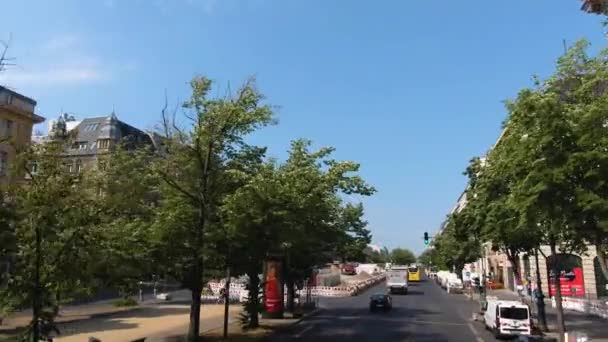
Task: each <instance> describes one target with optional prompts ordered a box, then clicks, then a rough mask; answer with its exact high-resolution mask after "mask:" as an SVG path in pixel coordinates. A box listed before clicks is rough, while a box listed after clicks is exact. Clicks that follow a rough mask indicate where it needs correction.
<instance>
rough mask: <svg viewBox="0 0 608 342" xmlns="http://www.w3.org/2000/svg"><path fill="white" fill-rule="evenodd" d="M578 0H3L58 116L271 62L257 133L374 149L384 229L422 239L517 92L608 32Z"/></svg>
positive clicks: (359, 150)
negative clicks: (265, 123)
mask: <svg viewBox="0 0 608 342" xmlns="http://www.w3.org/2000/svg"><path fill="white" fill-rule="evenodd" d="M579 7H580V2H579V1H578V0H534V1H531V0H509V1H487V0H468V1H467V0H463V1H454V0H443V1H411V0H407V1H403V0H393V1H369V0H357V1H355V0H348V1H347V0H306V1H295V0H189V1H188V0H139V1H138V0H99V1H92V0H91V1H80V0H72V1H68V0H65V1H62V0H56V1H47V0H40V1H29V0H21V1H2V4H1V6H0V37H2V38H4V39H6V38H8V36H9V34H11V33H12V46H11V55H12V56H14V57H16V58H17V62H18V67H17V68H14V69H12V70H11V71H10V72H9V73H6V74H5V75H4V76H2V77H0V83H3V84H5V85H8V86H10V87H13V88H14V89H16V90H18V91H20V92H22V93H23V94H25V95H28V96H31V97H33V98H35V99H36V100H38V104H39V105H38V109H39V112H40V113H41V114H43V115H44V116H46V117H47V118H53V117H56V116H57V115H58V114H59V113H60V112H61V111H67V112H72V113H75V114H76V115H77V116H78V117H86V116H97V115H105V114H108V113H109V112H111V111H112V108H113V107H114V108H115V109H116V112H117V114H118V116H119V117H120V118H121V119H122V120H125V121H127V122H129V123H131V124H133V125H135V126H138V127H141V128H151V127H152V126H154V124H156V123H157V122H158V119H159V112H160V109H161V107H162V104H163V93H164V91H165V89H166V90H167V92H168V94H169V99H170V101H172V102H173V103H175V102H176V101H179V100H183V99H185V98H186V97H187V96H188V88H187V84H186V83H187V81H188V80H189V79H190V78H191V77H192V76H193V75H195V74H205V75H208V76H209V77H211V78H212V79H214V80H217V81H218V82H219V83H220V84H222V85H226V83H227V82H228V81H230V82H231V84H232V85H235V84H237V83H239V82H240V81H242V80H243V79H245V78H246V77H247V76H248V75H252V74H255V75H256V76H257V78H258V81H259V86H260V88H261V90H262V91H263V92H264V93H265V94H266V95H267V97H268V100H269V102H271V103H272V104H275V105H278V106H280V110H279V112H278V117H279V120H280V124H279V125H278V126H276V127H271V128H268V129H265V130H264V131H262V132H260V133H259V134H257V135H256V136H255V137H254V139H253V140H254V141H255V142H256V143H260V144H266V145H268V146H269V147H270V151H271V154H272V155H273V156H277V157H279V158H282V157H284V156H285V151H286V150H287V149H288V146H289V141H290V140H292V139H294V138H299V137H305V138H309V139H312V140H313V141H314V142H315V144H317V146H320V145H331V146H335V147H336V148H337V153H336V157H338V158H341V159H352V160H356V161H358V162H360V163H362V170H361V173H362V174H363V176H364V177H365V178H366V179H367V180H368V181H369V182H370V183H372V184H373V185H375V186H376V187H377V188H378V193H377V195H375V196H374V197H373V198H370V199H366V200H365V201H364V202H365V205H366V209H367V219H368V221H369V224H370V227H371V229H372V231H373V234H374V242H375V243H378V244H381V245H387V246H388V247H390V248H392V247H396V246H404V247H408V248H411V249H413V250H414V251H415V252H420V251H421V250H422V249H423V248H424V246H423V243H422V234H423V232H424V231H425V230H426V231H429V232H433V231H435V230H436V229H437V228H438V226H439V224H440V223H441V221H442V220H443V219H444V218H445V215H446V214H447V212H448V211H449V209H450V208H451V206H452V205H453V204H454V201H455V200H456V198H457V197H458V195H459V193H460V192H461V191H462V190H463V188H464V186H465V181H466V180H465V178H464V176H462V174H461V172H462V170H463V169H464V168H465V167H466V165H467V161H468V160H469V159H470V158H471V157H473V156H475V155H480V154H482V153H484V152H485V151H486V150H487V148H488V147H489V146H490V145H491V144H492V143H493V142H494V141H495V140H496V138H497V137H498V134H499V131H500V124H501V121H502V120H503V119H504V117H505V110H504V108H503V104H502V101H503V100H504V99H507V98H512V97H513V96H514V95H515V94H516V93H517V91H518V89H520V88H522V87H525V86H528V85H530V84H531V81H530V80H531V76H532V75H533V74H539V75H541V76H542V75H548V74H549V73H550V72H551V70H552V68H553V65H554V62H555V60H556V58H557V57H558V56H559V54H560V53H561V52H562V50H563V46H562V39H566V41H567V42H570V43H572V42H573V41H574V40H576V39H578V38H582V37H586V38H588V39H589V40H590V41H591V42H592V44H593V47H594V49H598V48H599V47H602V46H603V45H605V38H604V36H603V33H604V31H605V29H604V28H603V27H602V26H601V24H600V22H601V18H600V17H597V16H594V15H588V14H585V13H583V12H581V11H580V10H579Z"/></svg>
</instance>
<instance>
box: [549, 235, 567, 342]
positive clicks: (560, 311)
mask: <svg viewBox="0 0 608 342" xmlns="http://www.w3.org/2000/svg"><path fill="white" fill-rule="evenodd" d="M550 247H551V259H552V260H551V269H552V270H553V274H554V276H555V281H554V284H555V303H556V310H557V331H558V332H559V334H560V341H562V340H563V338H564V333H565V332H566V326H565V324H564V308H563V307H562V290H561V285H560V279H559V270H558V266H557V257H556V255H557V252H556V247H555V241H551V243H550Z"/></svg>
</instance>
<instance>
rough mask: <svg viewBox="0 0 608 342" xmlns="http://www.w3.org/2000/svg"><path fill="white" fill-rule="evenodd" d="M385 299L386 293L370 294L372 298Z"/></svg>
mask: <svg viewBox="0 0 608 342" xmlns="http://www.w3.org/2000/svg"><path fill="white" fill-rule="evenodd" d="M384 299H386V295H383V294H376V295H373V296H372V300H384Z"/></svg>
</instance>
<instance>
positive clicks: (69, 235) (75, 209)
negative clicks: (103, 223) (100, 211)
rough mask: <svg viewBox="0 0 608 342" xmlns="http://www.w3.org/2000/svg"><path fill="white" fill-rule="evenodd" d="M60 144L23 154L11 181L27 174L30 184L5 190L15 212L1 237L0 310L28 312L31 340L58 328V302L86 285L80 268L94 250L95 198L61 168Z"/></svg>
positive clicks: (78, 179) (86, 278)
mask: <svg viewBox="0 0 608 342" xmlns="http://www.w3.org/2000/svg"><path fill="white" fill-rule="evenodd" d="M63 144H64V142H63V141H62V140H57V141H53V142H50V143H46V144H42V145H33V146H30V147H28V149H27V150H24V151H21V152H20V154H19V156H18V161H17V163H16V164H15V168H14V169H13V170H12V172H13V177H15V178H17V179H20V178H23V176H24V175H26V177H27V178H28V180H27V181H22V182H17V183H16V184H15V185H14V186H12V187H10V188H9V191H8V199H7V200H8V203H9V204H10V205H11V206H12V207H13V208H14V211H12V213H13V215H12V216H11V218H10V220H11V222H10V223H9V224H8V228H9V229H8V231H6V230H5V231H4V232H5V234H3V235H4V236H5V237H6V236H9V238H8V240H5V242H8V245H3V248H2V249H3V253H6V254H8V255H9V264H10V271H9V272H8V274H7V277H8V278H7V280H6V282H5V283H4V284H3V286H2V287H1V288H0V306H1V307H4V308H5V309H6V308H8V309H23V308H25V307H27V306H30V307H31V308H32V321H31V325H30V329H29V330H28V334H30V337H31V338H32V340H33V341H38V340H39V339H40V338H41V337H46V336H48V334H50V333H51V332H52V331H53V330H55V329H56V328H55V326H54V324H53V320H54V316H55V315H56V314H57V310H58V306H59V303H60V301H61V298H65V297H69V296H70V295H75V294H78V293H83V292H85V291H86V290H87V289H88V288H89V287H90V280H91V277H90V275H88V274H87V273H86V272H85V271H84V270H86V266H87V264H88V263H89V262H91V261H92V260H94V259H93V257H92V255H91V251H94V250H95V249H96V246H97V237H96V230H95V226H94V222H95V217H96V212H95V210H94V208H95V206H94V202H93V198H92V197H91V196H90V192H89V191H88V189H86V188H85V187H84V185H83V182H82V175H80V174H75V173H71V172H69V171H68V169H67V167H66V166H65V165H64V159H63V158H62V157H61V152H62V151H63V146H64V145H63ZM33 165H35V166H36V169H32V167H33ZM5 229H6V225H5ZM74 270H83V271H82V272H78V273H77V272H74Z"/></svg>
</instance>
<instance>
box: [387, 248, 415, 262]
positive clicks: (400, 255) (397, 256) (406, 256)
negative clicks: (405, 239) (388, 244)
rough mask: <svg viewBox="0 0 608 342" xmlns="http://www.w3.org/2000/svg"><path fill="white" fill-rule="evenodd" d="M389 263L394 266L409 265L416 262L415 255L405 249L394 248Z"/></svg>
mask: <svg viewBox="0 0 608 342" xmlns="http://www.w3.org/2000/svg"><path fill="white" fill-rule="evenodd" d="M391 262H392V263H394V264H396V265H409V264H413V263H415V262H416V255H415V254H414V253H412V251H410V250H409V249H406V248H395V249H393V250H392V251H391Z"/></svg>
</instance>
